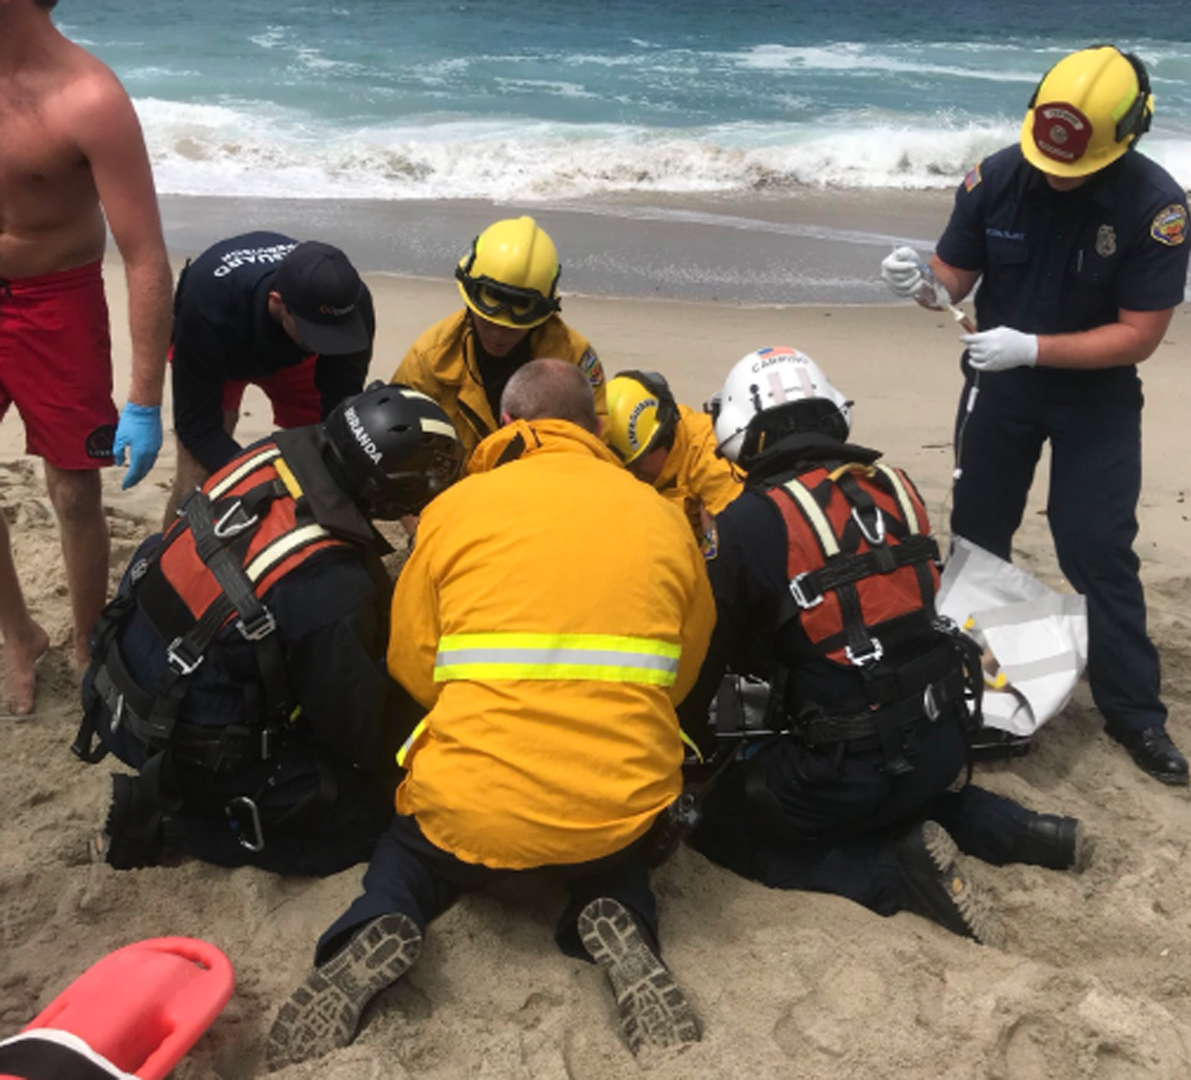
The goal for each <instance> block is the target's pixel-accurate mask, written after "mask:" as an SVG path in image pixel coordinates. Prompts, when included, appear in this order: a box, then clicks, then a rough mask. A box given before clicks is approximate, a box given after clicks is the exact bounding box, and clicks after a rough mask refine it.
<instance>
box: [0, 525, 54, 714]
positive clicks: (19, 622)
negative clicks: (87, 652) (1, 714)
mask: <svg viewBox="0 0 1191 1080" xmlns="http://www.w3.org/2000/svg"><path fill="white" fill-rule="evenodd" d="M0 632H3V634H4V696H5V698H6V699H7V707H8V711H9V712H10V713H12V715H13V716H28V715H29V713H31V712H32V711H33V702H34V698H35V695H36V689H37V679H36V676H35V674H34V669H33V665H34V664H35V663H36V662H37V661H38V659H40V657H41V656H42V655H43V654H44V653H45V651H46V649H48V648H49V647H50V639H49V636H48V635H47V634H46V632H45V631H44V630H43V629H42V628H41V627H40V626H39V625H38V624H37V623H36V622H34V621H33V617H32V616H31V615H30V614H29V609H28V608H27V607H26V606H25V597H24V594H23V593H22V592H21V583H20V581H19V580H18V579H17V570H16V566H15V565H14V564H13V561H12V543H11V541H10V540H9V536H8V522H7V521H6V520H5V518H4V515H3V514H2V513H0Z"/></svg>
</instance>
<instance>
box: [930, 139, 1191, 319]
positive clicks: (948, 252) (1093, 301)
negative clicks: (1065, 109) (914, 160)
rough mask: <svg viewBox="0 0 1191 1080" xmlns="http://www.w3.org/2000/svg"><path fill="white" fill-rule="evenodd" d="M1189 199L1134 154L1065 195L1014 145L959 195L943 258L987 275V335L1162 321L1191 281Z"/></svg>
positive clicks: (982, 296) (983, 166)
mask: <svg viewBox="0 0 1191 1080" xmlns="http://www.w3.org/2000/svg"><path fill="white" fill-rule="evenodd" d="M1186 233H1187V197H1186V195H1185V194H1184V192H1183V190H1182V188H1180V187H1179V185H1178V183H1177V182H1176V181H1175V180H1174V179H1173V178H1172V177H1171V176H1170V174H1169V173H1167V172H1166V171H1165V170H1164V169H1162V168H1161V167H1160V166H1158V165H1156V164H1155V163H1154V162H1152V161H1150V160H1149V158H1146V157H1144V156H1142V155H1141V154H1139V153H1136V152H1133V151H1129V152H1126V153H1125V154H1124V155H1122V156H1121V157H1120V158H1118V159H1117V160H1116V161H1115V162H1113V164H1111V165H1109V166H1108V167H1107V168H1105V169H1102V170H1101V171H1100V172H1098V173H1095V174H1094V175H1093V176H1091V177H1090V178H1089V179H1088V181H1087V182H1086V183H1085V184H1083V185H1082V186H1080V187H1078V188H1076V189H1075V190H1074V191H1068V192H1059V191H1054V190H1052V189H1051V188H1050V186H1049V185H1048V184H1047V182H1046V177H1045V176H1044V175H1043V174H1042V173H1041V172H1039V171H1038V170H1037V169H1035V168H1034V167H1033V166H1032V165H1031V164H1030V163H1029V162H1027V161H1026V160H1025V158H1024V157H1023V156H1022V152H1021V148H1020V147H1019V146H1016V145H1014V146H1010V147H1007V148H1006V149H1004V150H1001V151H999V152H998V153H996V154H993V155H992V156H991V157H989V158H986V159H985V160H984V161H983V162H981V163H980V165H979V166H977V167H976V168H975V169H973V170H972V172H970V173H969V174H968V176H967V177H966V178H965V179H964V181H963V183H961V184H960V186H959V188H958V189H957V191H956V194H955V208H954V210H953V211H952V214H951V220H950V222H948V225H947V228H946V230H945V231H944V233H943V236H942V238H941V239H940V240H939V243H938V247H937V252H938V255H939V258H941V259H942V260H943V261H944V262H945V263H948V264H949V265H951V266H954V267H956V268H958V269H962V270H975V271H979V272H980V273H981V274H982V275H983V276H982V278H981V281H980V286H979V288H978V289H977V291H976V317H977V320H978V322H979V325H980V329H981V330H989V329H991V328H993V327H994V326H1011V327H1013V328H1014V329H1016V330H1022V331H1025V332H1027V333H1032V334H1065V333H1072V332H1075V331H1079V330H1091V329H1094V328H1095V327H1097V326H1104V325H1106V324H1108V323H1113V322H1116V321H1117V319H1118V311H1119V309H1121V308H1124V309H1125V310H1127V311H1162V310H1165V309H1166V308H1171V307H1174V306H1175V305H1176V304H1179V303H1181V302H1182V300H1183V294H1184V292H1185V290H1186V283H1187V256H1188V252H1189V251H1191V247H1189V245H1188V244H1187V242H1186Z"/></svg>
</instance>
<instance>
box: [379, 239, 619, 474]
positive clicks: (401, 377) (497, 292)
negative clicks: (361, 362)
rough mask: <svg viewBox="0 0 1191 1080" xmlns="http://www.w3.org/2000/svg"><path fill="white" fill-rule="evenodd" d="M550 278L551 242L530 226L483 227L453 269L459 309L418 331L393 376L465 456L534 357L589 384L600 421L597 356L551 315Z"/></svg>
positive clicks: (555, 273)
mask: <svg viewBox="0 0 1191 1080" xmlns="http://www.w3.org/2000/svg"><path fill="white" fill-rule="evenodd" d="M560 273H561V267H560V265H559V261H558V252H557V250H556V249H555V247H554V242H553V241H552V240H551V239H550V237H549V236H548V235H547V234H546V232H545V231H544V230H543V229H541V228H539V227H538V225H537V224H536V222H535V221H534V220H533V218H530V217H521V218H510V219H508V220H505V221H498V222H496V223H495V224H494V225H490V226H489V227H488V228H487V229H485V230H484V231H483V232H482V233H481V234H480V235H479V236H477V237H476V239H475V242H474V243H473V244H472V246H471V250H470V251H469V252H468V254H466V255H465V256H464V257H463V259H462V260H461V261H460V263H459V266H458V267H457V268H456V270H455V279H456V282H457V284H458V286H459V293H460V295H461V296H462V297H463V302H464V304H465V305H466V306H465V307H463V308H462V309H461V310H459V311H456V312H455V313H454V314H451V315H448V316H447V317H446V318H445V319H442V320H440V321H439V322H437V323H435V324H434V325H433V326H431V327H430V328H429V329H428V330H426V331H425V332H424V333H423V334H422V335H421V337H419V338H418V340H417V341H415V342H414V344H413V345H412V346H411V347H410V349H409V351H408V352H407V353H406V354H405V358H404V359H403V360H402V361H401V365H400V366H399V367H398V368H397V370H396V372H394V374H393V380H392V381H393V382H396V383H405V384H406V385H408V386H412V387H415V388H416V389H418V390H421V391H422V393H424V394H426V395H428V396H429V397H431V398H433V399H434V400H435V401H436V402H438V404H439V405H440V406H441V407H442V408H443V410H444V411H445V412H446V414H447V415H448V416H449V417H450V418H451V421H452V422H453V423H454V425H455V428H456V430H457V431H458V432H459V437H460V439H461V440H462V442H463V446H464V450H465V451H466V452H467V453H468V454H470V453H471V452H472V451H473V450H474V449H475V448H476V445H477V444H478V443H479V442H480V440H481V439H484V438H486V437H487V436H488V435H490V434H491V433H492V432H493V431H495V430H496V429H497V428H498V427H499V426H500V424H499V419H498V418H499V414H500V399H501V394H502V392H503V391H504V388H505V385H506V384H507V383H508V380H509V378H510V377H511V376H512V374H513V373H514V372H515V371H517V369H518V368H520V367H521V366H522V365H524V364H526V363H528V362H529V361H530V360H535V359H538V358H540V357H553V358H556V359H559V360H565V361H567V363H570V364H574V365H575V366H576V367H577V368H579V370H580V371H582V372H583V374H584V376H585V377H586V378H587V380H588V382H589V383H590V384H591V389H592V392H593V393H594V395H595V403H596V412H597V413H598V414H599V415H600V416H606V415H607V407H606V405H605V400H604V369H603V368H602V367H601V366H600V361H599V357H598V356H596V352H595V350H594V349H593V348H592V347H591V343H590V342H589V341H588V340H587V338H585V337H584V336H583V335H582V334H579V333H576V332H575V331H574V330H572V329H571V328H570V327H569V326H567V324H566V323H564V322H563V321H562V317H561V316H560V315H559V313H558V312H559V309H560V307H561V302H560V300H559V297H558V279H559V274H560Z"/></svg>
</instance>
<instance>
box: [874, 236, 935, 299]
mask: <svg viewBox="0 0 1191 1080" xmlns="http://www.w3.org/2000/svg"><path fill="white" fill-rule="evenodd" d="M924 265H925V264H924V263H923V261H922V257H921V256H920V255H919V254H918V252H916V251H915V250H914V249H913V248H912V247H899V248H894V249H893V252H892V253H891V254H889V255H886V256H885V258H883V259H882V260H881V280H882V281H884V282H885V284H886V285H888V286H889V288H890V290H891V291H892V292H893V293H894V295H895V296H904V297H906V298H907V299H908V298H909V297H911V296H914V295H915V293H916V292H917V291H918V288H919V286H920V285H921V284H922V282H923V276H922V268H923V266H924Z"/></svg>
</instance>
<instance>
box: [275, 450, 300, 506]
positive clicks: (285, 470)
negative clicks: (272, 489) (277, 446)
mask: <svg viewBox="0 0 1191 1080" xmlns="http://www.w3.org/2000/svg"><path fill="white" fill-rule="evenodd" d="M273 468H275V469H276V470H277V475H278V476H280V477H281V482H282V483H283V484H284V485H285V490H286V491H288V492H289V494H290V498H292V499H294V500H297V499H300V498H301V497H302V495H303V492H302V485H301V484H299V483H298V478H297V477H296V476H294V474H293V470H292V469H290V467H289V466H288V465H287V464H286V463H285V458H280V457H279V458H278V459H277V460H276V461H275V462H273Z"/></svg>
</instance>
